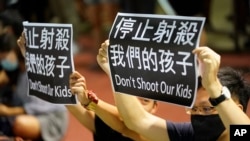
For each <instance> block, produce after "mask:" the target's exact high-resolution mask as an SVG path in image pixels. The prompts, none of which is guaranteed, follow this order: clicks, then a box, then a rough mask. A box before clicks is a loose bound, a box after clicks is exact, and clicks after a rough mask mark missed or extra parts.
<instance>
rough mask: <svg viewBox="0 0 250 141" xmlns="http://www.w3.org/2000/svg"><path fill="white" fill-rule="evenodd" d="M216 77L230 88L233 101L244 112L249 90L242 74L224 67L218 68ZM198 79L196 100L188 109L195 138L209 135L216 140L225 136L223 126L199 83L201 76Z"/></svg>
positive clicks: (200, 138)
mask: <svg viewBox="0 0 250 141" xmlns="http://www.w3.org/2000/svg"><path fill="white" fill-rule="evenodd" d="M218 78H219V80H220V82H221V84H222V85H223V86H226V87H227V88H228V89H229V90H230V93H231V95H232V99H233V100H234V102H235V103H236V104H237V105H238V106H239V107H240V108H241V109H242V110H243V111H244V112H246V108H247V103H248V100H249V92H250V91H249V85H248V84H247V83H246V81H245V80H244V76H243V74H242V73H241V72H240V71H237V70H235V69H233V68H229V67H225V68H221V69H220V70H219V72H218ZM198 80H199V83H198V91H197V97H196V101H195V104H194V107H193V108H192V109H191V110H190V111H189V112H190V113H191V123H192V126H193V128H194V132H195V138H196V139H197V140H204V139H205V138H206V139H207V137H209V138H210V140H218V139H220V138H223V137H225V136H226V132H225V127H224V124H223V123H222V120H221V119H220V117H219V115H218V112H217V111H216V109H215V108H214V107H213V106H212V105H211V103H210V102H209V100H208V99H209V94H208V92H207V91H206V90H205V88H203V87H202V85H201V77H199V79H198Z"/></svg>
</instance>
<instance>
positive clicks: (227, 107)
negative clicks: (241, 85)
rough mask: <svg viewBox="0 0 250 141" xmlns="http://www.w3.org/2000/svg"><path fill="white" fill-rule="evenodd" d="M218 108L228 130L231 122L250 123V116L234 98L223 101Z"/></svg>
mask: <svg viewBox="0 0 250 141" xmlns="http://www.w3.org/2000/svg"><path fill="white" fill-rule="evenodd" d="M216 109H217V111H218V112H219V115H220V117H221V119H222V121H223V123H224V125H225V127H226V128H227V129H228V131H229V126H230V125H231V124H250V119H249V117H248V116H247V115H246V113H244V112H243V110H242V109H240V108H239V106H238V105H236V103H235V102H234V101H233V100H232V99H229V100H226V101H224V102H222V103H221V104H219V105H218V106H217V107H216Z"/></svg>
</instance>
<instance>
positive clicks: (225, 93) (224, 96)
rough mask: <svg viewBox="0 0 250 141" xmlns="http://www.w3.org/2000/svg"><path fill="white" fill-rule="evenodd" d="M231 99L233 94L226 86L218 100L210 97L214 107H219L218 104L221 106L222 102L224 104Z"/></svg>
mask: <svg viewBox="0 0 250 141" xmlns="http://www.w3.org/2000/svg"><path fill="white" fill-rule="evenodd" d="M229 98H231V93H230V91H229V90H228V88H227V87H226V86H223V87H222V90H221V95H220V96H219V97H217V98H211V97H210V98H209V101H210V103H211V104H212V105H213V106H217V105H218V104H220V103H221V102H223V101H225V100H227V99H229Z"/></svg>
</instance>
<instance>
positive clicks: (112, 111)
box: [66, 72, 142, 141]
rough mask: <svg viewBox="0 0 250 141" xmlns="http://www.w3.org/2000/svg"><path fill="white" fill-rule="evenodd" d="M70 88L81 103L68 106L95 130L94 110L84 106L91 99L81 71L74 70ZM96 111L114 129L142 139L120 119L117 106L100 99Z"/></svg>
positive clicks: (84, 123)
mask: <svg viewBox="0 0 250 141" xmlns="http://www.w3.org/2000/svg"><path fill="white" fill-rule="evenodd" d="M70 88H71V92H72V94H77V98H78V100H79V101H80V103H81V104H78V105H77V106H74V105H68V106H66V107H67V108H68V109H69V111H70V112H71V113H72V114H73V115H74V116H75V117H76V118H77V119H78V120H79V121H80V122H81V123H82V124H83V125H84V126H87V127H88V128H90V130H91V131H95V129H94V128H95V127H94V113H93V111H89V110H86V109H85V108H84V107H83V106H82V105H86V103H89V102H90V100H89V99H88V97H87V94H86V93H87V89H86V82H85V79H84V77H83V76H82V75H81V74H80V73H78V72H73V73H72V74H71V76H70ZM94 112H95V114H96V115H97V116H99V117H100V118H101V119H102V120H103V121H104V122H105V123H106V124H107V125H108V126H110V127H111V128H112V129H113V130H115V131H117V132H120V133H122V134H124V135H125V136H128V137H130V138H132V139H134V140H137V141H139V140H142V138H141V137H140V136H139V135H138V134H136V133H135V132H132V131H131V130H129V129H128V128H127V127H126V126H125V124H124V123H123V121H122V120H121V119H120V117H119V114H118V111H117V108H116V107H115V106H113V105H111V104H108V103H106V102H104V101H102V100H100V99H99V100H98V103H97V104H96V105H95V110H94ZM90 119H91V120H90Z"/></svg>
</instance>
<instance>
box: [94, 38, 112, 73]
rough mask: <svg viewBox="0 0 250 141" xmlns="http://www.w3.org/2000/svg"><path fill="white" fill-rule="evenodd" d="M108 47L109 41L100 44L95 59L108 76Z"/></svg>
mask: <svg viewBox="0 0 250 141" xmlns="http://www.w3.org/2000/svg"><path fill="white" fill-rule="evenodd" d="M108 46H109V40H106V41H105V42H104V43H102V45H101V47H100V49H99V52H98V55H97V57H96V58H97V62H98V64H99V66H100V67H101V68H102V69H103V71H104V72H105V73H106V74H108V75H109V73H110V69H109V62H108Z"/></svg>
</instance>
